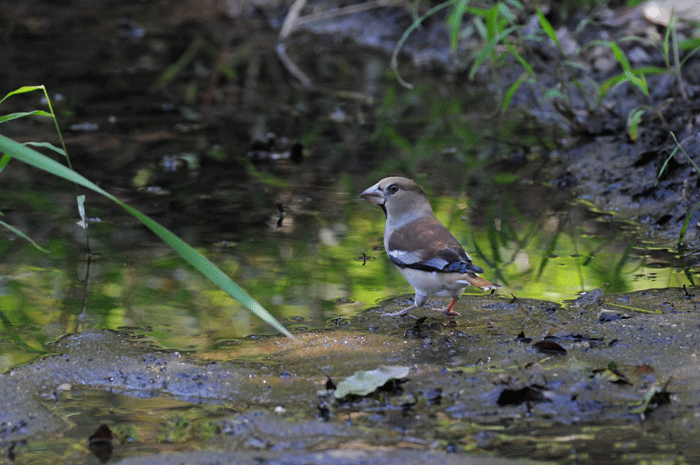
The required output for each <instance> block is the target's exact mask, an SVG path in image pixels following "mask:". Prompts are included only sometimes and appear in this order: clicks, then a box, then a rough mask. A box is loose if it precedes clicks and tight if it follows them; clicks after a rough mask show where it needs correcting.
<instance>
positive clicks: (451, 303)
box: [433, 300, 461, 316]
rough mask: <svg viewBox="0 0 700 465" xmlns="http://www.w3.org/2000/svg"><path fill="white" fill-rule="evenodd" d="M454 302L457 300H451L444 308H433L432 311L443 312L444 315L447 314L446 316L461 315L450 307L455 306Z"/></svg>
mask: <svg viewBox="0 0 700 465" xmlns="http://www.w3.org/2000/svg"><path fill="white" fill-rule="evenodd" d="M455 302H457V301H456V300H453V301H452V302H450V305H448V306H447V307H445V308H434V309H433V311H435V312H440V313H444V314H445V315H448V316H461V315H460V314H459V312H455V311H454V310H452V308H454V306H455Z"/></svg>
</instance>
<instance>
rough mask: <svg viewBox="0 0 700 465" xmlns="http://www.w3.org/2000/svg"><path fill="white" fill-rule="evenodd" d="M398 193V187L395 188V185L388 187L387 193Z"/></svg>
mask: <svg viewBox="0 0 700 465" xmlns="http://www.w3.org/2000/svg"><path fill="white" fill-rule="evenodd" d="M398 191H399V186H397V185H396V184H392V185H391V186H389V192H391V193H392V194H396V193H397V192H398Z"/></svg>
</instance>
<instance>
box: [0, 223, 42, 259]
mask: <svg viewBox="0 0 700 465" xmlns="http://www.w3.org/2000/svg"><path fill="white" fill-rule="evenodd" d="M0 226H3V227H4V228H5V229H8V230H10V231H12V232H13V233H15V234H17V235H18V236H19V237H21V238H22V239H25V240H27V241H29V242H31V243H32V245H33V246H34V247H36V248H37V249H39V250H41V251H42V252H44V253H49V251H48V250H46V249H44V248H42V247H41V246H39V244H37V243H36V242H34V240H33V239H32V238H31V237H29V236H27V235H26V234H24V233H23V232H22V231H20V230H19V229H17V228H15V227H14V226H12V225H9V224H7V223H5V222H4V221H0Z"/></svg>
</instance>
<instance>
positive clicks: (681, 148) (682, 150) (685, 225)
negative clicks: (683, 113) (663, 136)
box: [654, 133, 700, 247]
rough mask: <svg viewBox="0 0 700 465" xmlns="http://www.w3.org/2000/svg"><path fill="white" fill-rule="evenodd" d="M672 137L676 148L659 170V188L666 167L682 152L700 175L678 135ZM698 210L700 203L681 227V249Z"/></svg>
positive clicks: (699, 170) (657, 178)
mask: <svg viewBox="0 0 700 465" xmlns="http://www.w3.org/2000/svg"><path fill="white" fill-rule="evenodd" d="M671 137H673V141H674V142H675V143H676V147H675V148H674V149H673V151H672V152H671V154H670V155H669V156H668V157H666V160H665V161H664V164H663V165H661V169H660V170H659V174H658V175H657V176H656V183H654V186H657V185H658V184H659V179H661V175H662V174H663V173H664V171H666V167H667V166H668V162H669V161H671V158H673V157H674V155H676V153H677V152H678V151H679V150H680V151H681V152H683V155H685V158H687V159H688V161H689V162H690V164H691V165H693V168H695V172H696V173H700V168H698V165H697V164H696V163H695V162H694V161H693V159H692V158H690V155H688V152H686V151H685V149H684V148H683V147H682V146H681V144H680V143H679V142H678V139H676V135H675V134H674V133H671ZM698 208H700V203H698V204H697V205H695V208H693V210H691V212H690V213H688V216H686V218H685V221H684V222H683V226H682V227H681V230H680V233H679V234H678V242H677V245H678V246H679V247H680V246H681V245H682V244H683V240H684V239H685V233H686V232H687V230H688V225H689V224H690V220H691V219H692V218H693V215H695V212H696V211H698Z"/></svg>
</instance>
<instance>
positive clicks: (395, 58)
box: [390, 0, 457, 89]
mask: <svg viewBox="0 0 700 465" xmlns="http://www.w3.org/2000/svg"><path fill="white" fill-rule="evenodd" d="M456 1H457V0H447V1H446V2H443V3H440V4H439V5H436V6H434V7H432V8H431V9H430V10H428V11H427V12H426V13H425V14H424V15H423V16H421V17H420V18H418V19H416V20H415V21H414V22H413V24H411V25H410V26H409V27H408V28H406V30H405V31H404V33H403V35H402V36H401V38H400V39H399V41H398V42H397V43H396V47H394V51H393V52H391V59H390V66H391V69H392V70H393V71H394V74H396V80H397V81H399V84H401V85H402V86H404V87H406V88H407V89H413V84H410V83H408V82H406V81H404V80H403V78H402V77H401V73H399V52H400V51H401V49H402V48H403V44H404V43H405V42H406V40H407V39H408V36H409V35H411V32H413V30H414V29H416V28H417V27H418V26H420V25H421V23H422V22H423V21H425V20H426V19H427V18H429V17H430V16H432V15H434V14H435V13H437V12H438V11H440V10H442V9H443V8H447V7H448V6H450V5H452V4H453V3H455V2H456Z"/></svg>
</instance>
